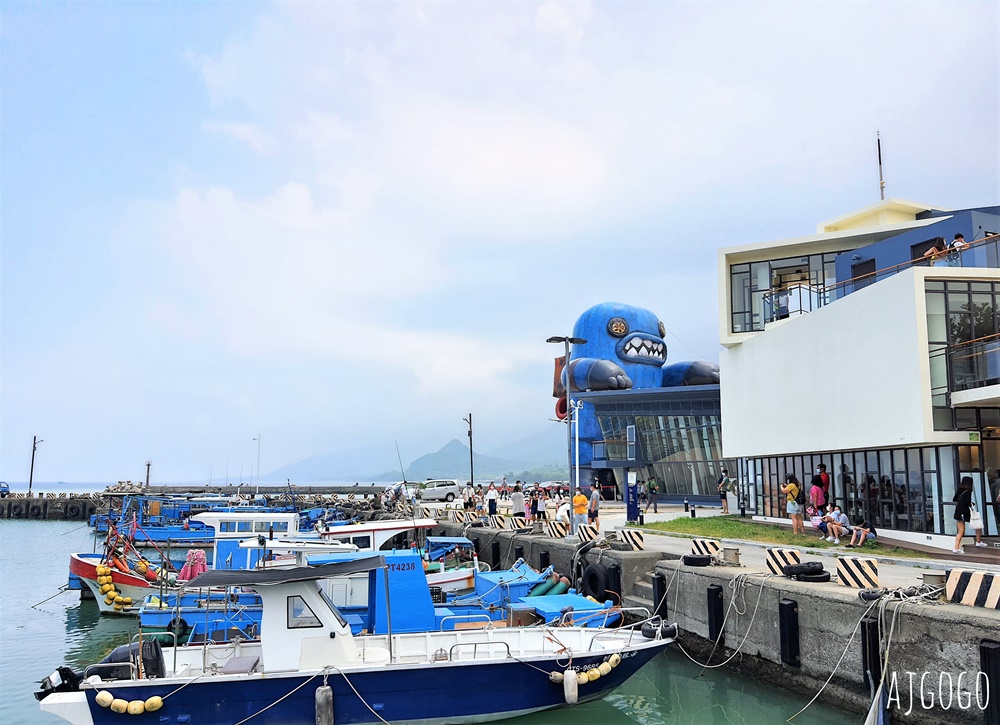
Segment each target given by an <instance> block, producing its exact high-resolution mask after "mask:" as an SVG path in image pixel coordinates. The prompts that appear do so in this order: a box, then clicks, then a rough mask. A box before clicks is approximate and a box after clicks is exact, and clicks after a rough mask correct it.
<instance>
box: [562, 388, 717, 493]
mask: <svg viewBox="0 0 1000 725" xmlns="http://www.w3.org/2000/svg"><path fill="white" fill-rule="evenodd" d="M579 397H580V398H581V399H583V400H586V401H587V402H588V403H592V404H593V405H594V407H595V410H596V413H597V419H598V421H599V423H600V426H601V433H602V435H603V438H604V439H603V440H602V441H599V442H596V443H595V444H594V462H593V464H592V466H591V467H592V468H595V469H608V470H610V471H612V472H613V473H614V476H615V480H616V483H617V484H618V486H619V487H621V485H622V483H623V480H624V476H625V473H626V471H636V472H637V473H638V479H639V480H640V481H645V480H647V479H648V478H649V477H650V476H656V480H657V481H658V482H659V491H660V493H664V494H667V495H669V496H674V497H677V498H684V497H687V498H694V499H697V498H698V497H706V498H708V497H711V499H713V502H717V501H718V494H717V493H716V483H715V482H716V481H717V480H718V478H719V476H720V475H721V470H722V468H724V467H728V468H729V470H730V471H731V472H732V471H735V470H736V462H735V460H733V459H729V460H724V459H723V457H722V423H721V407H720V397H719V386H717V385H703V386H690V387H681V388H663V389H658V390H635V391H628V392H623V393H590V394H581V395H580V396H579ZM629 426H635V428H636V445H635V456H636V457H635V460H634V461H629V460H628V456H627V448H628V441H627V433H628V427H629Z"/></svg>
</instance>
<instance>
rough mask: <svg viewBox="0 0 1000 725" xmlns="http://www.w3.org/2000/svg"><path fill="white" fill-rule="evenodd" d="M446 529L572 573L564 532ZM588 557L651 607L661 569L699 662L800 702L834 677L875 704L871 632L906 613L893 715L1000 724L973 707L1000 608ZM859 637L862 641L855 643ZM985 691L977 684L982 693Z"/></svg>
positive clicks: (631, 599) (486, 548)
mask: <svg viewBox="0 0 1000 725" xmlns="http://www.w3.org/2000/svg"><path fill="white" fill-rule="evenodd" d="M441 528H442V530H443V531H444V532H446V533H448V534H449V535H459V534H462V533H463V532H464V534H465V535H466V536H468V537H469V538H471V539H473V540H475V539H478V540H479V549H480V558H482V559H485V560H486V561H488V562H489V563H491V564H492V563H493V562H492V559H491V549H492V543H493V542H494V541H497V542H499V543H500V551H501V555H502V557H503V559H502V565H503V566H508V565H509V564H510V563H511V562H512V561H513V551H514V549H515V547H517V546H521V547H523V549H524V555H525V558H526V559H527V561H528V563H529V564H531V565H532V566H535V567H537V566H538V565H539V555H540V553H541V552H542V551H547V552H548V553H549V558H550V561H551V563H552V564H553V565H554V566H555V567H556V569H557V570H558V571H560V572H563V573H569V571H570V568H571V567H570V564H571V560H572V557H573V553H574V550H575V547H574V546H573V545H572V544H568V543H566V542H565V540H563V539H553V538H549V537H546V536H541V535H532V534H516V533H513V532H507V531H499V530H497V529H491V528H469V529H467V530H466V529H464V527H462V526H459V525H457V524H450V523H446V524H442V527H441ZM586 557H587V561H588V562H590V563H595V562H596V561H597V560H598V557H600V558H601V562H602V563H604V564H605V565H611V564H612V563H613V564H618V565H619V566H620V567H621V570H622V589H623V591H622V595H623V602H624V604H625V605H626V606H629V605H632V606H644V607H647V608H648V609H652V608H653V607H654V603H653V602H652V586H651V580H652V577H653V576H656V575H659V576H662V577H663V579H662V580H661V581H662V583H663V584H664V585H666V593H667V594H666V597H665V607H666V611H665V615H664V616H665V618H666V619H667V620H668V621H676V622H677V624H678V626H679V628H680V632H681V633H680V637H679V641H680V645H681V647H683V649H684V650H685V651H686V652H688V653H689V655H690V656H691V657H693V658H694V659H695V660H697V661H698V662H699V663H708V664H712V665H717V664H719V663H722V662H725V661H726V660H729V661H728V662H727V663H726V664H725V665H724V666H725V667H726V668H730V669H732V670H735V671H740V672H744V673H746V674H747V675H748V676H750V677H753V678H754V679H757V680H763V681H765V682H769V683H772V684H774V685H775V686H780V687H784V688H786V689H789V690H792V691H794V692H796V693H799V694H800V695H802V705H803V706H805V705H806V703H807V702H809V700H810V699H811V698H812V697H813V695H815V694H816V693H817V692H818V691H819V690H820V688H821V687H823V685H824V683H825V682H826V681H827V679H830V682H829V684H827V685H826V687H825V689H824V691H823V694H822V695H821V696H820V698H821V699H822V700H824V701H826V702H830V703H833V704H836V705H837V706H840V707H843V708H844V709H847V710H850V711H854V712H857V713H859V714H860V713H864V712H866V711H867V709H868V705H869V702H870V690H869V687H868V685H867V684H866V682H865V672H864V669H865V664H864V657H863V655H864V652H863V648H864V645H863V639H864V634H865V632H866V631H870V632H871V633H876V632H879V626H878V621H879V618H880V616H881V620H882V626H881V633H880V635H878V636H880V638H881V640H882V641H885V640H886V639H887V638H888V637H889V628H890V627H891V626H893V624H892V620H893V615H894V614H896V613H897V610H898V614H896V617H895V625H894V629H893V632H892V637H891V644H890V662H889V668H888V673H887V680H886V682H887V684H889V685H894V686H895V689H894V691H893V697H895V698H897V700H894V701H893V702H892V703H891V710H892V717H893V722H896V723H913V724H916V725H932V724H933V725H940V723H942V722H949V723H969V724H972V723H976V724H980V725H981V724H983V723H990V725H992V723H993V722H994V721H990V720H988V719H987V718H986V714H985V713H984V711H983V710H981V709H980V708H979V707H978V706H977V705H976V677H977V674H978V673H979V671H980V669H981V664H980V645H981V644H982V643H983V642H989V641H1000V612H997V611H996V610H989V609H984V608H979V607H967V606H961V605H957V604H944V603H934V604H921V603H916V602H908V603H904V602H903V601H902V600H895V601H892V602H890V603H888V604H886V605H885V607H884V608H882V609H881V610H880V608H879V607H878V605H876V606H874V607H872V606H871V603H869V602H864V601H862V600H861V599H860V597H859V596H858V590H856V589H850V588H848V587H844V586H841V585H838V584H835V583H834V584H831V583H823V584H817V583H806V582H799V581H795V580H792V579H788V578H787V577H781V576H770V577H766V576H765V575H764V574H761V573H750V571H749V570H748V569H747V568H746V567H739V566H711V567H692V566H687V565H684V564H683V563H682V562H681V560H680V559H679V558H673V555H670V554H665V553H664V552H650V551H645V552H627V551H615V550H603V552H601V553H598V552H597V551H595V550H591V551H590V552H588V553H587V555H586ZM712 586H715V587H719V588H721V590H722V613H723V617H724V619H725V621H724V627H723V639H722V642H721V645H720V646H718V647H715V645H714V642H713V640H711V639H709V633H710V630H709V587H712ZM734 598H735V600H736V601H735V605H734V603H733V600H734ZM783 600H784V601H791V602H794V603H795V609H796V610H797V612H796V614H797V619H798V648H799V662H800V664H799V665H798V666H792V665H789V664H785V663H783V662H782V643H781V627H780V615H779V609H780V608H779V603H780V602H782V601H783ZM880 611H881V615H880ZM863 617H867V618H869V619H870V620H871V622H872V625H871V628H870V630H869V629H868V628H867V627H861V626H858V623H859V620H861V619H862V618H863ZM856 629H857V631H856V633H855V630H856ZM852 633H854V638H853V640H852V641H851V642H850V645H848V641H849V640H851V635H852ZM713 649H714V651H713ZM737 649H738V650H739V652H738V653H736V650H737ZM845 650H846V653H845ZM709 655H711V661H709ZM733 655H735V656H733ZM893 673H895V679H894V680H893ZM962 673H964V675H963V674H962ZM831 675H832V676H831ZM960 676H961V677H962V681H961V685H960V686H959V677H960ZM989 685H992V687H991V688H990V692H989V698H990V702H993V701H997V702H1000V681H994V682H990V683H989ZM985 686H986V685H985V683H983V682H982V681H980V689H983V687H985ZM942 695H943V696H944V699H945V700H946V701H948V700H950V702H945V703H944V704H945V705H947V707H944V706H942ZM994 706H995V705H994ZM997 712H1000V709H998V710H997ZM792 714H793V713H789V715H792ZM861 719H862V716H860V715H859V721H860V720H861Z"/></svg>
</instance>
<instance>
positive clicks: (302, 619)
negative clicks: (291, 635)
mask: <svg viewBox="0 0 1000 725" xmlns="http://www.w3.org/2000/svg"><path fill="white" fill-rule="evenodd" d="M322 626H323V623H322V622H320V621H319V617H317V616H316V614H315V613H314V612H313V610H312V609H310V608H309V605H308V604H306V600H305V599H303V598H302V597H300V596H299V595H298V594H296V595H295V596H293V597H288V628H289V629H301V628H305V627H322Z"/></svg>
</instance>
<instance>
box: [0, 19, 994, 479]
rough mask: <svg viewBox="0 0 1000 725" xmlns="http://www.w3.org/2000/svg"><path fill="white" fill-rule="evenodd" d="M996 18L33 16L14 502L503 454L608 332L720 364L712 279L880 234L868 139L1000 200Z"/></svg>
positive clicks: (3, 322)
mask: <svg viewBox="0 0 1000 725" xmlns="http://www.w3.org/2000/svg"><path fill="white" fill-rule="evenodd" d="M998 8H1000V4H998V2H996V1H993V2H975V1H966V2H940V3H939V2H916V1H914V2H878V1H875V2H864V3H862V2H854V3H844V2H822V1H817V2H809V3H802V2H714V1H711V0H709V1H707V2H671V1H662V2H620V1H616V2H555V1H553V0H545V1H543V2H527V1H515V2H506V1H505V2H490V1H488V0H481V1H479V2H473V3H469V2H443V1H441V2H428V3H422V2H402V3H393V2H379V3H370V2H359V3H351V2H305V1H299V2H290V3H253V2H240V3H234V2H217V3H210V2H203V3H194V2H148V3H127V2H86V0H82V1H80V2H50V3H37V2H19V1H17V0H15V1H13V2H8V3H5V4H4V7H3V9H2V15H0V245H2V246H0V285H2V286H0V374H2V380H0V383H2V387H0V392H2V398H0V479H5V480H8V481H12V482H13V481H26V480H27V478H28V473H29V467H30V462H31V449H32V437H33V436H37V437H38V438H40V439H43V441H44V442H43V443H41V444H39V445H38V450H37V454H36V460H35V472H34V476H35V480H36V481H116V480H119V479H139V478H142V477H143V475H144V471H145V465H144V464H145V461H147V460H151V461H153V466H152V478H153V481H154V482H156V481H160V482H168V481H171V482H180V481H199V482H204V481H207V480H209V478H210V477H212V479H213V481H215V482H220V480H223V479H227V477H228V479H227V480H229V481H230V482H235V481H237V480H239V478H240V473H242V478H243V480H249V476H250V471H251V470H252V469H256V467H257V456H258V441H256V440H255V439H256V438H257V437H258V436H259V437H260V441H259V452H260V469H261V471H262V472H263V473H264V476H265V482H266V475H267V473H268V472H269V471H271V470H274V469H276V468H278V467H280V466H283V465H285V464H288V463H292V462H294V461H297V460H300V459H303V458H306V457H309V456H315V455H326V454H341V453H342V454H343V455H344V456H345V458H346V457H351V456H353V457H357V456H363V457H365V456H367V457H370V458H371V460H372V466H371V470H372V471H373V472H375V471H382V470H385V469H386V467H387V466H390V467H391V466H392V465H394V464H395V460H396V449H395V446H396V445H398V446H399V451H400V455H401V457H402V459H403V461H404V463H405V462H408V461H409V460H412V459H413V458H416V457H418V456H420V455H422V454H424V453H426V452H429V451H432V450H436V449H437V448H439V447H441V446H442V445H444V444H445V443H447V442H448V441H449V440H451V439H453V438H458V439H460V440H463V441H464V440H467V438H466V432H467V427H466V424H465V422H464V421H463V418H464V417H466V416H467V415H468V414H469V413H470V412H471V413H473V416H474V427H475V441H476V448H477V450H481V451H483V452H486V453H488V452H489V451H490V449H491V448H495V447H499V446H502V445H504V444H507V443H509V442H511V441H513V440H516V439H518V438H521V437H523V436H526V435H530V434H532V433H535V432H537V431H539V430H543V429H544V427H545V426H552V425H557V424H556V423H552V422H549V418H550V417H552V415H553V408H554V400H553V398H552V397H551V392H552V366H553V358H554V357H555V356H556V355H557V354H559V353H560V352H561V349H560V348H559V347H558V346H556V345H549V344H546V342H545V340H546V338H548V337H550V336H553V335H568V334H570V333H571V331H572V327H573V323H574V322H575V320H576V318H577V317H578V316H579V315H580V314H581V313H582V312H583V311H584V310H586V309H587V308H589V307H590V306H591V305H594V304H596V303H599V302H604V301H618V302H624V303H629V304H633V305H637V306H640V307H646V308H648V309H650V310H652V311H654V312H655V313H656V314H657V315H658V316H659V317H660V319H661V320H662V321H663V322H664V324H665V326H666V328H667V330H668V335H667V343H668V346H669V359H670V360H672V361H679V360H688V359H707V360H712V361H717V360H718V350H719V341H718V322H717V319H718V309H717V287H718V278H717V276H718V271H717V250H718V249H719V248H720V247H726V246H733V245H737V244H749V243H753V242H761V241H767V240H773V239H779V238H785V237H793V236H799V235H805V234H811V233H814V232H815V229H816V225H817V224H818V223H819V222H821V221H824V220H827V219H830V218H833V217H837V216H840V215H842V214H846V213H848V212H850V211H853V210H855V209H858V208H861V207H864V206H867V205H870V204H873V203H876V202H877V201H878V198H879V197H878V193H879V192H878V168H877V164H876V153H875V136H876V132H879V133H880V134H881V138H882V156H883V161H884V164H885V177H886V185H887V192H888V193H887V195H888V196H891V197H896V198H900V199H907V200H913V201H917V202H921V203H928V204H933V205H936V206H939V207H945V208H965V207H971V206H980V205H986V204H996V203H998V201H1000V193H998V192H1000V188H998V186H1000V181H998V180H1000V159H998V136H1000V124H998V99H1000V92H998V90H1000V89H998V64H1000V63H998V46H997V43H996V33H997V28H998V25H1000V17H998V16H1000V12H998ZM803 355H804V359H805V356H806V351H803ZM723 374H724V371H723Z"/></svg>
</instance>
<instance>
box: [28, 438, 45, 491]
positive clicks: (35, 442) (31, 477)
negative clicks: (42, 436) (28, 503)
mask: <svg viewBox="0 0 1000 725" xmlns="http://www.w3.org/2000/svg"><path fill="white" fill-rule="evenodd" d="M44 442H45V441H43V440H38V436H32V437H31V470H30V471H29V472H28V498H31V484H32V483H34V481H35V451H36V450H38V444H39V443H44Z"/></svg>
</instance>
